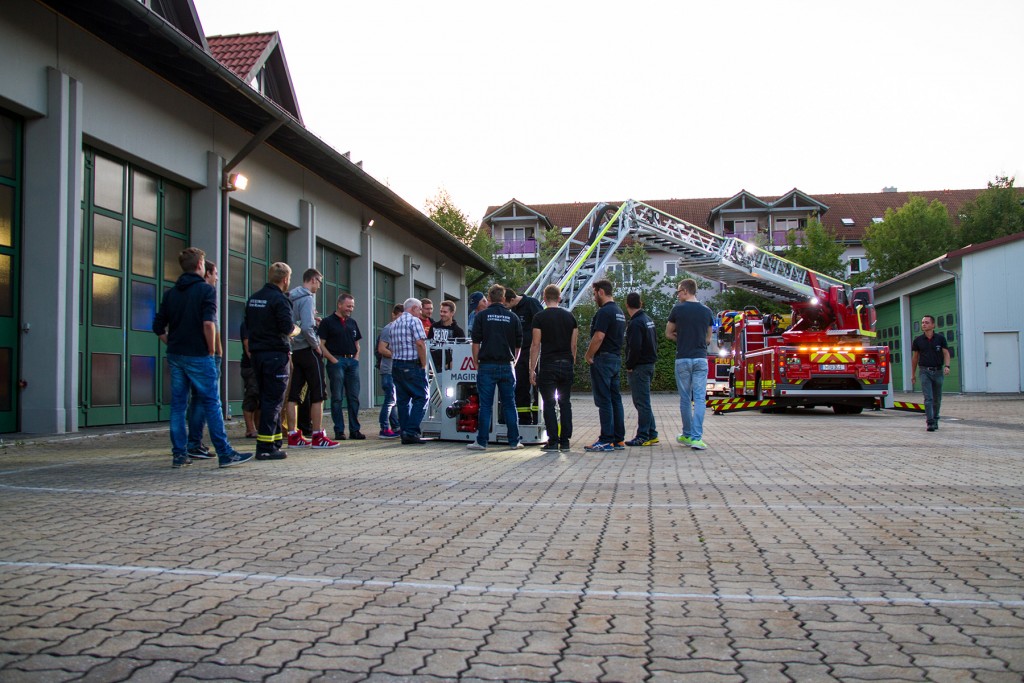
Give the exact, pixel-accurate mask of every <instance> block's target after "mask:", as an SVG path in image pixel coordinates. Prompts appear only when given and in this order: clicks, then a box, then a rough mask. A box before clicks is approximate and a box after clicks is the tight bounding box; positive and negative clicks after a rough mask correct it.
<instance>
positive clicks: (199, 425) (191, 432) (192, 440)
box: [185, 261, 224, 460]
mask: <svg viewBox="0 0 1024 683" xmlns="http://www.w3.org/2000/svg"><path fill="white" fill-rule="evenodd" d="M203 279H204V280H206V284H208V285H210V286H211V287H213V288H214V290H216V289H217V264H216V263H214V262H213V261H206V271H205V273H204V274H203ZM216 336H217V339H216V346H217V355H216V356H214V360H215V361H216V363H217V386H220V374H221V373H222V372H223V371H224V367H223V366H224V363H223V358H224V343H223V341H222V340H221V338H220V330H219V329H218V330H217V332H216ZM199 403H200V401H199V393H198V392H197V391H196V388H195V387H192V395H191V396H190V397H189V401H188V409H187V410H186V411H185V422H186V424H188V456H189V457H190V458H197V459H199V460H208V459H210V458H212V457H213V456H212V455H211V454H210V449H209V448H207V447H206V445H205V444H203V427H205V426H206V413H204V412H203V408H202V406H201V405H199Z"/></svg>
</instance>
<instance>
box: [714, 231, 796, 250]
mask: <svg viewBox="0 0 1024 683" xmlns="http://www.w3.org/2000/svg"><path fill="white" fill-rule="evenodd" d="M790 232H792V233H793V234H794V235H795V236H796V239H797V244H799V243H800V240H802V239H803V237H804V231H803V230H776V231H775V232H774V233H772V239H771V241H770V244H769V246H770V247H772V248H773V249H778V248H781V247H788V246H789V242H788V241H787V240H786V235H787V234H789V233H790ZM726 237H735V238H737V239H741V240H743V241H744V242H751V243H753V244H758V245H760V244H761V243H762V242H763V241H765V238H766V237H767V235H766V234H765V233H758V232H737V233H735V234H733V235H726Z"/></svg>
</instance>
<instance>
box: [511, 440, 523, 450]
mask: <svg viewBox="0 0 1024 683" xmlns="http://www.w3.org/2000/svg"><path fill="white" fill-rule="evenodd" d="M520 448H523V442H522V441H520V442H518V443H517V444H516V445H515V446H509V447H508V449H509V450H510V451H518V450H519V449H520Z"/></svg>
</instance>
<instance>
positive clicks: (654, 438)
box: [640, 436, 659, 446]
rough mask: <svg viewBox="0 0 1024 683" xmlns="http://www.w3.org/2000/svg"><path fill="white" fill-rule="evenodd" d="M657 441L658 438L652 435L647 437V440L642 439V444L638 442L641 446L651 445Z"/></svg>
mask: <svg viewBox="0 0 1024 683" xmlns="http://www.w3.org/2000/svg"><path fill="white" fill-rule="evenodd" d="M658 441H659V440H658V437H656V436H652V437H651V438H649V439H647V441H644V442H643V443H642V444H640V445H641V446H653V445H654V444H656V443H658Z"/></svg>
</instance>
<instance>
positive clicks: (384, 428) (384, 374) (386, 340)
mask: <svg viewBox="0 0 1024 683" xmlns="http://www.w3.org/2000/svg"><path fill="white" fill-rule="evenodd" d="M403 312H404V310H403V308H402V304H395V305H394V307H392V309H391V323H393V322H395V321H396V320H398V316H400V315H402V313H403ZM391 323H388V324H387V325H385V326H384V328H383V329H382V330H381V331H380V335H378V336H377V346H376V350H377V354H376V355H377V370H379V371H380V389H381V392H383V394H384V402H383V403H382V404H381V406H380V434H379V436H380V438H382V439H397V438H398V437H399V436H401V434H400V432H401V431H402V426H401V424H400V423H399V421H398V410H397V409H396V407H395V404H396V403H397V399H396V398H395V379H394V377H392V374H391V373H392V369H391V368H392V363H393V361H392V359H391V356H392V353H391Z"/></svg>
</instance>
